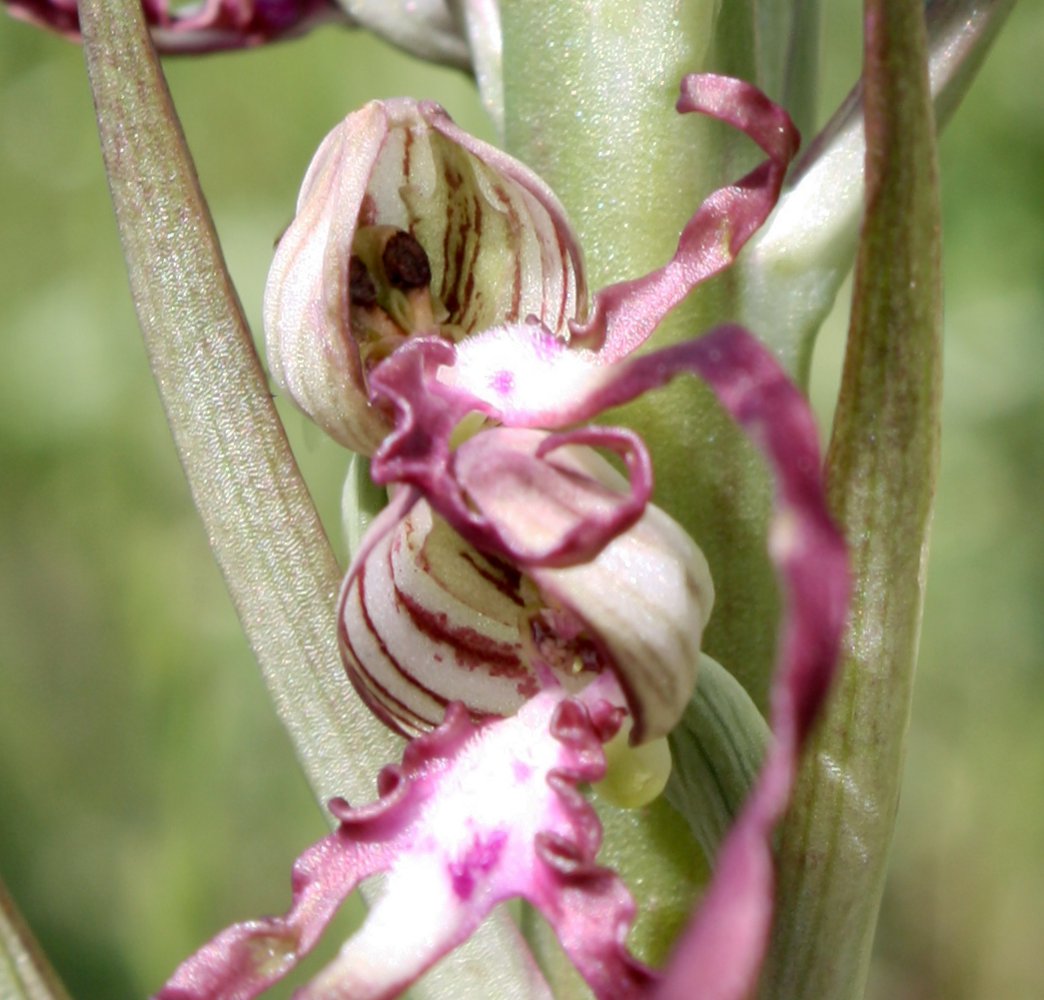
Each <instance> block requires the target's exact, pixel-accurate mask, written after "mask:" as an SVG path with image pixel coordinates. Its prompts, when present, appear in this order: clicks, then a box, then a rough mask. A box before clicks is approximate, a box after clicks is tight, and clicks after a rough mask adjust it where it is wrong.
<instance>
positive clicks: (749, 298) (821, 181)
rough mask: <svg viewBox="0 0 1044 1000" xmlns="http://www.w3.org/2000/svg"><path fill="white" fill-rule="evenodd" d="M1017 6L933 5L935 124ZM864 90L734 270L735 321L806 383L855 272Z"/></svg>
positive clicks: (810, 156)
mask: <svg viewBox="0 0 1044 1000" xmlns="http://www.w3.org/2000/svg"><path fill="white" fill-rule="evenodd" d="M1013 6H1014V0H930V2H929V3H928V4H927V5H926V17H927V25H928V47H929V50H930V68H931V73H930V78H931V87H932V94H933V96H934V98H935V112H936V123H937V125H938V126H940V127H941V126H942V125H945V124H946V122H947V120H948V119H949V116H950V115H951V114H952V113H953V111H954V110H955V109H956V107H957V105H958V104H959V103H960V99H961V97H962V96H963V94H964V93H965V91H966V90H967V88H968V86H969V85H970V83H971V81H972V79H973V77H974V76H975V72H976V71H977V69H978V67H979V65H980V64H981V62H982V60H983V58H984V57H985V55H986V52H987V51H988V49H989V46H990V43H991V42H992V41H993V38H994V37H995V36H996V34H997V31H998V30H999V29H1000V26H1001V25H1002V24H1003V22H1004V19H1005V18H1006V17H1007V15H1008V13H1009V12H1010V11H1011V8H1012V7H1013ZM865 151H866V144H865V142H864V140H863V115H862V88H861V85H860V86H857V87H856V88H855V89H854V90H853V91H852V93H851V94H849V96H848V97H847V98H846V99H845V101H844V102H843V103H842V104H841V106H840V108H838V110H837V112H836V113H835V114H834V116H833V117H832V118H831V119H830V121H829V122H828V123H827V125H826V126H825V127H824V128H823V129H822V130H821V131H820V133H819V134H818V135H817V136H815V137H814V138H812V139H811V140H810V141H809V140H808V139H807V137H806V152H805V153H804V154H803V156H802V157H801V158H800V159H799V161H798V162H797V163H796V164H795V165H794V167H793V168H792V170H791V177H790V180H789V182H788V187H787V188H786V190H785V191H784V193H783V197H782V198H781V199H780V203H779V205H778V206H777V208H776V211H775V212H774V213H773V214H772V216H771V217H770V218H769V220H768V222H767V223H766V224H765V226H764V227H763V228H762V229H761V231H760V232H759V233H757V234H756V235H755V236H754V237H753V239H751V241H750V243H749V244H748V245H747V247H746V248H745V249H744V251H743V254H742V256H741V257H740V258H739V260H738V261H737V262H736V281H737V283H738V286H739V290H740V291H739V306H740V308H739V313H738V315H737V317H736V318H737V319H738V320H739V322H741V323H742V324H743V325H744V326H747V327H749V328H750V329H751V330H754V331H755V332H756V333H757V334H758V336H759V337H761V338H762V340H764V341H765V342H766V343H767V344H768V345H769V346H770V347H772V348H773V349H774V350H775V352H776V355H777V356H778V357H779V359H780V360H781V361H782V362H783V364H784V365H786V367H787V369H788V371H789V372H790V373H791V375H793V376H794V378H795V379H796V380H797V381H798V382H799V383H800V384H801V385H807V384H808V374H809V365H810V363H811V359H812V347H813V344H814V341H815V336H816V334H817V333H818V331H819V328H820V326H821V325H822V323H823V321H824V320H825V319H826V317H827V314H828V313H829V312H830V310H831V308H832V307H833V305H834V299H835V298H836V296H837V292H838V289H839V288H840V287H841V284H842V283H843V282H844V280H845V278H846V276H847V275H848V272H849V270H850V268H851V266H852V259H853V257H854V255H855V250H856V244H857V242H858V237H859V225H860V221H861V219H862V214H863V199H864V188H863V174H862V170H863V157H864V155H865Z"/></svg>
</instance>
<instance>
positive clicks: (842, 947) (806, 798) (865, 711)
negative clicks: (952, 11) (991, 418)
mask: <svg viewBox="0 0 1044 1000" xmlns="http://www.w3.org/2000/svg"><path fill="white" fill-rule="evenodd" d="M864 58H865V73H864V95H865V96H864V101H865V109H866V110H865V117H866V140H867V157H866V220H865V222H864V225H863V232H862V240H861V245H860V250H859V255H858V259H857V263H856V285H855V297H854V301H853V306H852V322H851V328H850V332H849V340H848V348H847V353H846V357H845V367H844V374H843V377H842V386H841V394H840V398H839V402H838V410H837V414H836V417H835V422H834V429H833V437H832V439H831V443H830V448H829V452H828V456H827V477H828V491H829V497H830V502H831V505H832V508H833V510H834V512H835V514H836V516H837V517H838V519H839V521H840V523H841V525H842V526H843V528H844V530H845V533H846V535H847V538H848V540H849V544H850V546H851V555H852V566H853V576H854V581H855V589H854V595H853V600H852V608H851V617H850V622H849V628H848V632H847V634H846V637H845V641H844V651H843V670H842V674H841V677H840V680H839V683H838V685H837V689H836V691H835V692H834V695H833V698H832V701H831V703H830V705H829V708H828V711H827V716H826V718H825V720H824V722H823V724H822V725H821V727H820V729H819V730H818V733H817V736H816V738H815V740H814V741H813V745H812V747H811V753H810V754H809V755H808V757H807V758H806V763H805V766H804V768H803V770H802V772H801V776H800V780H799V784H798V788H797V792H796V795H795V798H794V802H793V805H792V807H791V810H790V812H789V814H788V816H787V818H786V820H785V822H784V825H783V828H782V830H781V837H780V844H779V851H778V862H779V863H778V867H779V887H778V900H777V911H776V926H775V928H774V932H773V941H772V947H771V952H770V956H769V960H768V962H767V964H766V966H765V970H764V974H763V979H762V992H761V996H762V997H763V998H765V1000H767V998H772V1000H798V998H801V1000H807V998H809V997H815V998H816V1000H855V998H858V997H860V996H862V994H863V989H864V984H865V979H866V973H867V969H868V964H869V955H870V948H871V945H872V942H873V934H874V926H875V923H876V918H877V911H878V907H879V903H880V898H881V893H882V889H883V884H884V877H885V867H886V862H887V856H888V848H889V845H890V843H891V837H892V829H893V822H894V818H895V811H896V807H897V804H898V790H899V779H900V772H901V769H902V761H903V743H904V736H905V732H906V728H907V722H908V719H909V712H910V696H911V688H912V680H913V671H914V664H915V660H916V655H917V644H918V638H919V634H920V624H921V609H922V603H923V594H924V575H925V561H926V554H927V541H928V533H929V527H930V522H931V512H932V503H933V498H934V493H935V482H936V473H937V467H938V450H939V406H940V374H941V344H940V323H941V319H940V312H941V309H940V299H941V294H940V262H939V248H940V220H939V198H938V180H937V169H936V149H935V122H934V117H933V113H932V102H931V91H930V86H929V78H928V70H927V50H926V37H925V25H924V13H923V8H922V5H921V3H920V0H867V4H866V44H865V57H864Z"/></svg>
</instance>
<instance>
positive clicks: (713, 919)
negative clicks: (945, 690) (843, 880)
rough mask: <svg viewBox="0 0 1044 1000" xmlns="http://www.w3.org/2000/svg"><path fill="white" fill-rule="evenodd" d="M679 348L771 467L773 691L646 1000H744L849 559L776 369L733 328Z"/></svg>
mask: <svg viewBox="0 0 1044 1000" xmlns="http://www.w3.org/2000/svg"><path fill="white" fill-rule="evenodd" d="M681 346H682V347H683V348H689V350H688V351H684V350H683V351H680V352H678V353H679V354H680V355H682V357H680V358H676V359H675V360H676V361H682V360H684V361H686V362H687V367H690V368H692V369H694V370H696V371H698V373H699V374H700V375H701V377H703V378H704V379H705V380H706V381H707V382H708V384H709V385H710V387H711V388H712V389H713V391H714V392H715V394H716V395H717V397H718V399H719V400H720V401H721V403H722V405H723V406H724V407H725V409H726V410H727V411H728V412H729V413H730V414H731V415H732V416H733V418H734V419H735V420H736V421H737V422H738V423H740V424H741V425H742V426H743V427H744V428H745V429H746V430H747V432H748V433H749V434H750V436H751V438H752V439H753V440H754V441H755V443H756V444H757V445H758V446H759V447H760V448H761V450H762V452H763V453H764V454H765V456H766V458H767V459H768V461H769V463H770V465H771V466H772V470H773V473H774V477H775V482H776V499H775V510H774V514H773V519H772V525H771V529H770V538H769V547H770V554H771V556H772V559H773V562H774V563H775V565H776V567H777V569H778V571H779V574H780V578H781V582H782V583H783V591H784V616H783V623H782V627H781V633H780V638H779V653H778V655H777V667H776V672H775V676H774V679H773V686H772V706H771V722H772V729H773V737H774V738H773V743H772V744H771V746H770V748H769V751H768V754H767V756H766V760H765V763H764V765H763V768H762V771H761V774H760V775H759V777H758V781H757V783H756V785H755V787H754V789H753V791H752V792H751V795H750V797H749V799H748V801H747V803H746V805H745V806H744V808H743V810H742V812H741V814H740V816H739V818H738V820H737V821H736V824H735V825H734V827H733V828H732V830H731V831H730V833H729V834H728V836H727V837H726V839H725V842H724V844H723V845H722V849H721V851H720V853H719V855H718V858H717V862H716V866H715V873H714V878H713V880H712V882H711V885H710V887H709V888H708V890H707V893H706V894H705V896H704V898H703V902H702V905H701V906H700V909H699V911H698V912H697V913H696V915H695V917H694V918H693V920H692V922H691V923H690V926H689V927H688V928H687V930H686V931H685V933H684V934H683V936H682V938H681V939H680V941H679V943H678V944H677V946H676V948H675V950H674V953H673V955H672V957H671V959H670V961H669V963H668V966H667V970H666V977H665V979H664V982H663V984H662V985H661V986H660V988H659V989H658V990H657V991H656V992H655V994H654V995H655V998H656V1000H682V998H686V1000H688V998H690V997H700V1000H742V998H744V997H747V996H748V995H749V994H750V991H751V989H752V988H753V987H754V984H755V982H756V978H757V974H758V970H759V969H760V966H761V962H762V959H763V957H764V953H765V948H766V945H767V940H768V934H769V930H770V926H771V921H772V910H773V892H774V881H775V879H774V871H773V859H772V847H771V838H772V831H773V829H774V827H775V825H776V823H777V822H778V821H779V819H780V818H781V817H782V815H783V813H784V811H785V810H786V807H787V804H788V802H789V800H790V794H791V791H792V788H793V785H794V780H795V775H796V771H797V766H798V761H799V757H800V753H801V749H802V747H803V745H804V743H805V741H806V739H807V737H808V734H809V731H810V729H811V726H812V723H813V721H814V719H815V716H816V713H817V711H818V709H819V708H820V706H821V705H822V703H823V700H824V698H825V696H826V694H827V691H828V690H829V687H830V682H831V680H832V678H833V675H834V672H835V669H836V666H837V663H838V659H839V654H840V645H841V637H842V633H843V630H844V626H845V620H846V616H847V612H848V598H849V592H850V582H849V568H848V553H847V548H846V545H845V541H844V538H843V536H842V535H841V533H840V531H839V530H838V529H837V527H836V526H835V525H834V523H833V520H832V519H831V517H830V513H829V511H828V509H827V506H826V494H825V490H824V485H823V478H822V470H821V462H820V454H819V448H818V445H817V443H816V431H815V425H814V422H813V418H812V414H811V412H810V410H809V408H808V406H807V404H806V403H805V400H804V397H803V396H802V395H801V394H800V392H799V391H798V390H797V388H796V387H795V386H794V385H793V383H792V382H791V381H790V379H789V378H788V377H787V376H786V374H785V373H784V371H783V370H782V368H781V366H780V365H779V364H778V363H777V362H776V360H775V358H774V357H773V356H772V355H771V354H770V353H769V351H768V350H767V349H766V348H765V347H763V346H762V345H761V344H760V343H759V342H758V341H757V340H756V339H755V338H754V337H753V336H751V335H750V334H748V333H746V331H743V330H742V329H740V328H737V327H725V328H721V329H718V330H716V331H713V332H712V333H710V334H708V335H707V336H706V337H703V338H701V339H700V340H699V341H696V342H695V343H693V344H691V345H681ZM664 353H666V352H664ZM642 360H644V359H642ZM663 360H664V359H661V363H663Z"/></svg>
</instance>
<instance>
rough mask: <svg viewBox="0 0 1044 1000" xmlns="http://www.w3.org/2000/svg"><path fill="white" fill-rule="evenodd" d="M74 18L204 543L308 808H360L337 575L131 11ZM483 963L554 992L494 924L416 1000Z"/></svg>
mask: <svg viewBox="0 0 1044 1000" xmlns="http://www.w3.org/2000/svg"><path fill="white" fill-rule="evenodd" d="M80 16H81V21H82V27H83V35H84V48H85V52H86V57H87V69H88V74H89V77H90V81H91V88H92V91H93V94H94V101H95V106H96V108H97V113H98V128H99V133H100V137H101V145H102V153H103V156H104V159H105V167H106V171H107V173H108V177H109V185H110V188H111V191H112V199H113V204H114V206H115V209H116V219H117V223H118V227H119V231H120V238H121V240H122V243H123V249H124V256H125V257H126V260H127V269H128V275H129V278H130V285H131V292H132V295H133V298H134V303H135V307H136V309H137V312H138V318H139V322H140V324H141V328H142V333H143V335H144V339H145V346H146V350H147V352H148V355H149V361H150V364H151V366H152V370H153V374H154V376H155V379H156V383H157V386H158V387H159V391H160V395H161V397H162V400H163V405H164V408H165V410H166V413H167V420H168V423H169V424H170V427H171V431H172V433H173V435H174V440H175V444H176V446H177V449H178V454H179V456H180V458H181V462H182V465H183V467H184V469H185V474H186V476H187V478H188V481H189V485H190V487H191V490H192V495H193V499H194V500H195V504H196V507H197V508H198V510H199V512H200V516H201V517H202V519H203V523H204V527H205V530H206V532H207V538H208V540H209V542H210V546H211V548H212V550H213V552H214V554H215V557H216V558H217V560H218V563H219V564H220V566H221V570H222V572H223V574H224V576H225V580H226V582H227V584H228V588H229V591H230V593H231V595H232V599H233V601H234V603H235V606H236V609H237V611H238V613H239V617H240V620H241V622H242V624H243V629H244V631H245V633H246V635H247V638H248V640H249V641H250V644H251V646H252V648H253V650H254V652H255V654H256V656H257V658H258V662H259V664H260V666H261V670H262V672H263V674H264V677H265V682H266V684H267V686H268V689H269V691H270V693H271V696H272V700H273V702H274V703H275V707H276V710H277V711H278V713H279V716H280V718H281V720H282V722H283V724H284V726H285V727H286V729H287V731H288V732H289V734H290V737H291V739H292V740H293V743H294V746H295V748H296V751H297V755H298V757H299V759H300V761H301V764H302V766H303V767H304V770H305V772H306V774H307V776H308V780H309V781H310V783H311V785H312V788H313V790H314V792H315V795H316V797H317V798H318V799H319V800H320V801H321V802H325V801H327V800H328V799H329V798H331V797H332V796H335V795H343V796H344V797H346V798H348V799H349V800H350V801H352V802H365V801H368V800H370V799H372V798H373V796H374V794H375V791H376V787H375V778H376V774H377V771H378V770H379V768H380V767H381V766H382V765H384V764H386V763H388V762H390V761H397V760H398V759H399V757H400V755H401V750H402V743H401V741H400V740H398V739H397V738H396V737H394V736H393V735H392V734H391V733H390V732H389V731H388V730H386V729H385V728H384V727H383V726H382V725H380V724H379V723H378V722H376V720H375V719H374V718H373V717H372V716H371V715H370V713H369V711H368V710H367V709H366V708H365V707H364V706H363V705H362V703H361V702H360V701H359V700H358V699H357V698H356V697H355V696H354V694H353V692H352V691H351V688H350V687H349V685H348V683H347V680H346V678H345V674H344V670H343V668H342V666H341V661H340V655H339V652H338V649H337V629H336V626H335V615H334V604H335V598H336V595H337V590H338V588H339V586H340V578H341V570H340V568H339V567H338V565H337V563H336V560H335V559H334V556H333V553H332V551H331V549H330V546H329V543H328V541H327V539H326V535H325V533H324V531H323V528H322V525H321V524H320V521H319V517H318V515H317V514H316V511H315V508H314V505H313V503H312V499H311V497H310V496H309V494H308V490H307V488H306V486H305V484H304V481H303V480H302V479H301V476H300V473H299V471H298V468H297V465H296V462H295V461H294V457H293V455H292V454H291V451H290V447H289V445H288V443H287V440H286V437H285V435H284V432H283V428H282V425H281V423H280V422H279V419H278V417H277V415H276V412H275V409H274V407H273V405H272V399H271V395H270V393H269V391H268V385H267V382H266V380H265V376H264V372H263V371H262V369H261V365H260V362H259V360H258V357H257V354H256V351H255V349H254V345H253V341H252V340H251V337H250V332H249V330H248V329H247V325H246V321H245V320H244V318H243V314H242V310H241V309H240V306H239V302H238V299H237V297H236V293H235V290H234V288H233V287H232V284H231V280H230V278H229V276H228V272H227V270H226V268H225V264H224V260H223V259H222V255H221V250H220V247H219V245H218V241H217V237H216V234H215V232H214V227H213V223H212V221H211V218H210V214H209V211H208V209H207V206H206V203H205V201H204V199H203V195H202V192H201V191H200V189H199V184H198V181H197V178H196V174H195V169H194V167H193V165H192V160H191V157H190V156H189V152H188V149H187V147H186V145H185V141H184V136H183V135H182V132H181V127H180V124H179V123H178V120H177V116H176V114H175V112H174V108H173V105H172V103H171V100H170V95H169V92H168V90H167V86H166V82H165V80H164V79H163V75H162V71H161V70H160V67H159V63H158V61H157V59H156V57H155V53H154V52H153V50H152V46H151V43H150V42H149V39H148V35H147V33H146V31H145V27H144V22H143V20H142V17H141V11H140V6H139V4H138V3H137V2H136V0H85V2H84V3H83V4H82V5H81V8H80ZM288 870H289V863H288ZM491 966H495V967H496V968H497V970H498V978H497V980H496V986H497V990H498V995H500V996H504V997H505V998H508V997H510V998H512V1000H514V998H546V997H547V996H548V993H547V989H546V986H545V985H544V984H543V983H542V981H540V979H539V977H534V974H533V968H532V963H531V959H530V958H529V955H528V950H527V949H526V948H525V946H524V944H523V943H522V942H521V938H520V936H519V934H518V931H517V930H516V929H515V928H514V927H513V926H512V925H511V923H510V921H509V920H508V919H507V918H506V917H504V916H502V915H501V916H496V917H494V919H493V920H491V921H488V922H487V923H486V925H485V926H484V927H483V928H482V929H481V931H480V933H479V934H477V935H475V937H474V938H473V939H472V941H471V942H469V944H468V945H467V946H465V947H463V948H461V949H458V951H457V952H456V953H455V954H454V955H453V956H451V957H450V958H449V959H447V960H446V961H445V962H443V963H442V964H441V966H440V968H439V969H438V970H437V972H436V973H435V974H433V975H432V976H430V977H428V979H427V980H426V981H425V983H423V984H421V985H420V986H418V987H416V988H415V991H414V995H416V996H418V997H431V998H442V997H453V1000H465V998H474V1000H485V998H486V997H488V995H489V994H488V993H487V988H488V987H489V982H490V980H489V975H488V969H489V968H490V967H491Z"/></svg>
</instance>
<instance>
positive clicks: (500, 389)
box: [490, 371, 515, 396]
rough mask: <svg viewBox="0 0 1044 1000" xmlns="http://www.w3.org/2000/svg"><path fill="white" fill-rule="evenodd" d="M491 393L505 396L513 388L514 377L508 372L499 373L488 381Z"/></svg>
mask: <svg viewBox="0 0 1044 1000" xmlns="http://www.w3.org/2000/svg"><path fill="white" fill-rule="evenodd" d="M490 384H491V386H492V388H493V391H494V392H496V393H497V394H498V395H500V396H507V395H509V394H510V392H511V390H512V389H513V388H514V387H515V376H514V374H513V373H512V372H509V371H499V372H497V373H496V374H495V375H493V377H492V378H491V379H490Z"/></svg>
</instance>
